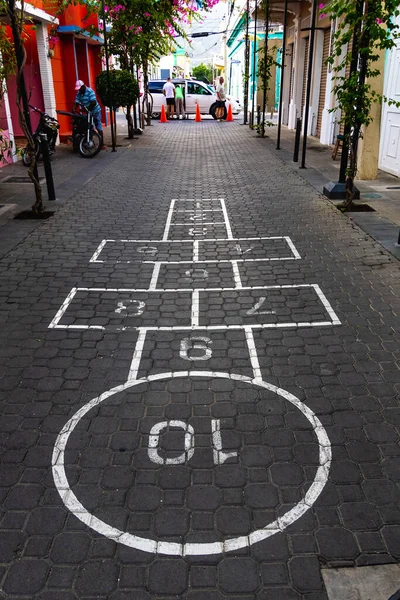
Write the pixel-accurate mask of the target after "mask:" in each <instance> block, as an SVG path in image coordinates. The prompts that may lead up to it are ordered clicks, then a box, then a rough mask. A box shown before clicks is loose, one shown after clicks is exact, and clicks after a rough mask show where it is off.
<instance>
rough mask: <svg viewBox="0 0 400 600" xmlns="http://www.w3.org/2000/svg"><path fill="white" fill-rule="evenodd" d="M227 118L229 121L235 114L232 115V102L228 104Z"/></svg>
mask: <svg viewBox="0 0 400 600" xmlns="http://www.w3.org/2000/svg"><path fill="white" fill-rule="evenodd" d="M226 120H227V121H233V116H232V104H228V114H227V116H226Z"/></svg>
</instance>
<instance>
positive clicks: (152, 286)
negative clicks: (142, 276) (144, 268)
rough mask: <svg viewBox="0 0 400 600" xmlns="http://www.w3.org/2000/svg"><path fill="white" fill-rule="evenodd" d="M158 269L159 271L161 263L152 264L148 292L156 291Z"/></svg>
mask: <svg viewBox="0 0 400 600" xmlns="http://www.w3.org/2000/svg"><path fill="white" fill-rule="evenodd" d="M160 269H161V263H160V262H155V263H154V269H153V274H152V276H151V281H150V285H149V289H150V290H155V289H156V286H157V282H158V276H159V274H160Z"/></svg>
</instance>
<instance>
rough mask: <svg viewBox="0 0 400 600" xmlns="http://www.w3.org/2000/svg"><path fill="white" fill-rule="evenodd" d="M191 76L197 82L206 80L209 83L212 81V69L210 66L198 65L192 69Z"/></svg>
mask: <svg viewBox="0 0 400 600" xmlns="http://www.w3.org/2000/svg"><path fill="white" fill-rule="evenodd" d="M192 74H193V77H194V78H195V79H199V81H204V80H207V81H208V82H209V83H211V82H212V80H213V68H212V65H210V64H207V65H206V64H204V63H200V64H199V65H197V67H193V69H192Z"/></svg>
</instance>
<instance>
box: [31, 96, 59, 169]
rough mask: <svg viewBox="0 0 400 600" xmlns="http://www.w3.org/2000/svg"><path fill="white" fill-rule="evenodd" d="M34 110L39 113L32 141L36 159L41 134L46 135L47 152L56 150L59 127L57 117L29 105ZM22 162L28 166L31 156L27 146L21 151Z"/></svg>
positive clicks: (40, 150) (51, 152) (40, 149)
mask: <svg viewBox="0 0 400 600" xmlns="http://www.w3.org/2000/svg"><path fill="white" fill-rule="evenodd" d="M29 108H31V109H32V110H33V111H34V112H36V113H38V114H40V119H39V123H38V126H37V128H36V131H35V133H34V134H33V141H34V143H35V156H36V160H38V158H39V157H40V154H41V152H42V148H41V137H40V136H41V134H43V133H45V134H46V135H47V141H48V144H49V154H50V155H51V154H53V153H54V152H55V150H56V142H57V136H58V130H59V129H60V124H59V122H58V121H57V119H54V118H53V117H51V116H50V115H48V114H47V113H45V112H43V111H41V110H39V108H36V107H35V106H32V105H31V104H30V105H29ZM22 162H23V163H24V165H25V166H26V167H30V165H31V162H32V158H31V156H30V155H29V153H28V148H27V147H26V148H24V149H23V152H22Z"/></svg>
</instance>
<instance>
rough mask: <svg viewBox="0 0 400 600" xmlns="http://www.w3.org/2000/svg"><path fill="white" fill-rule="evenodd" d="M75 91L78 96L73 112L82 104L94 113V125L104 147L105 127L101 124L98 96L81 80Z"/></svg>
mask: <svg viewBox="0 0 400 600" xmlns="http://www.w3.org/2000/svg"><path fill="white" fill-rule="evenodd" d="M75 91H76V92H77V94H76V98H75V106H74V109H73V110H76V109H77V107H78V105H79V104H81V105H82V106H84V107H85V108H87V110H89V111H90V112H91V113H92V116H93V123H94V126H95V127H96V130H97V133H98V134H99V136H100V138H101V145H102V146H103V125H102V122H101V108H100V104H99V103H98V102H97V98H96V94H95V93H94V91H93V90H92V89H91V88H90V87H88V86H86V85H85V84H84V82H83V81H82V80H81V79H78V81H77V82H76V84H75Z"/></svg>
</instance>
